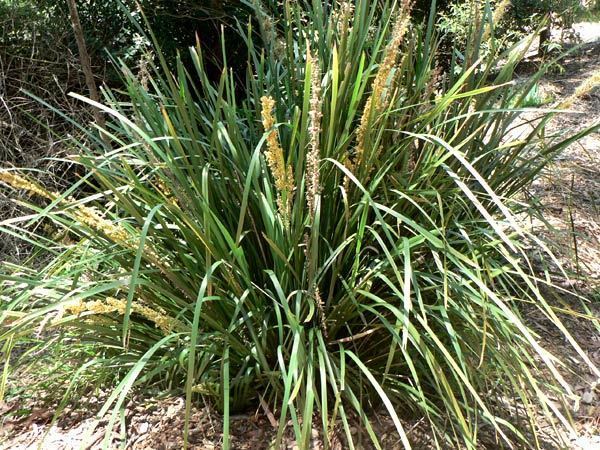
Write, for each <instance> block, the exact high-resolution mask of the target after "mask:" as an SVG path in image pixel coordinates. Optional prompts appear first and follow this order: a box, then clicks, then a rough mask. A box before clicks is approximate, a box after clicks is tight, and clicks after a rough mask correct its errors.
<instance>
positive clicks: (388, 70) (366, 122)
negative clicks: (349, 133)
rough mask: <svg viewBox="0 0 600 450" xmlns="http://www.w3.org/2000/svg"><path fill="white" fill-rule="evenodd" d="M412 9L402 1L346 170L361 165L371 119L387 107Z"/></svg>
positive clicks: (405, 1)
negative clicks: (393, 73)
mask: <svg viewBox="0 0 600 450" xmlns="http://www.w3.org/2000/svg"><path fill="white" fill-rule="evenodd" d="M411 9H412V1H411V0H404V1H403V2H402V7H401V9H400V12H399V13H398V17H397V18H396V22H395V23H394V26H393V28H392V36H391V39H390V42H389V43H388V45H387V46H386V48H385V51H384V56H383V61H382V62H381V64H380V66H379V70H378V71H377V75H375V80H373V88H372V92H371V95H370V96H369V98H368V99H367V101H366V103H365V107H364V109H363V114H362V116H361V118H360V125H359V127H358V130H357V132H356V151H355V155H354V161H352V162H351V163H350V164H347V165H346V167H348V169H354V168H357V167H359V166H360V165H361V163H362V162H363V156H364V153H365V151H366V146H367V135H368V130H369V128H370V125H371V121H372V118H373V117H374V116H375V118H377V116H378V115H379V114H381V113H382V112H383V110H385V108H386V107H387V106H388V104H389V102H390V100H391V97H392V89H391V88H390V87H389V86H391V85H392V84H393V83H391V82H390V81H389V78H390V75H391V74H392V71H393V69H394V66H395V65H396V62H397V60H398V55H399V54H400V45H401V44H402V40H403V39H404V35H405V34H406V31H407V30H408V26H409V24H410V11H411Z"/></svg>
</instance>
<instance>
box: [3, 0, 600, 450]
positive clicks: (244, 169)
mask: <svg viewBox="0 0 600 450" xmlns="http://www.w3.org/2000/svg"><path fill="white" fill-rule="evenodd" d="M486 10H487V11H490V9H489V8H487V9H486ZM264 14H265V13H264V12H263V11H261V12H260V13H259V22H260V21H263V22H264V21H265V20H266V19H265V16H264ZM410 15H411V4H410V2H409V1H404V2H401V3H400V4H396V3H391V2H387V1H383V2H371V1H368V0H358V1H357V2H356V3H355V4H352V5H351V4H350V3H348V2H342V3H341V4H339V5H337V4H336V6H333V7H331V8H330V7H326V6H322V4H321V3H320V2H314V3H313V4H312V5H308V4H304V3H299V2H285V3H284V18H283V19H282V20H281V21H279V22H277V23H275V22H271V21H268V23H269V26H268V27H266V26H264V25H265V24H264V23H262V25H261V27H260V30H261V32H260V33H259V32H257V30H255V29H254V28H253V26H252V25H251V24H249V25H248V26H247V27H244V26H241V25H240V30H239V31H240V33H241V34H242V36H244V37H245V39H246V44H247V55H248V59H247V67H248V69H247V73H246V76H245V79H244V80H242V81H241V80H239V79H238V78H236V77H235V76H234V75H233V72H232V71H230V70H228V67H227V66H225V67H224V68H223V71H222V76H221V79H220V82H218V83H216V84H215V83H213V82H211V81H210V80H209V79H208V77H207V76H206V72H205V70H204V58H203V56H202V52H201V51H200V49H199V48H193V49H191V50H190V52H191V58H192V61H193V62H194V66H193V67H191V68H190V67H184V66H183V64H178V66H177V70H176V72H175V73H173V74H171V73H169V72H168V69H167V65H166V63H165V62H164V60H162V63H163V65H162V67H161V66H160V65H159V66H156V67H151V70H150V72H149V74H148V78H147V79H146V80H145V83H147V86H148V89H145V88H144V86H142V84H141V83H140V82H139V81H138V80H137V79H136V77H135V76H134V75H133V74H132V72H131V71H129V69H127V67H123V74H124V82H125V85H126V92H118V93H117V92H112V91H110V90H106V91H105V99H106V106H105V105H100V104H94V106H96V107H99V108H101V109H103V110H104V111H105V112H106V113H107V114H108V115H109V116H110V118H111V120H110V121H109V124H108V125H107V129H106V130H103V131H102V133H104V136H105V138H104V139H100V138H98V136H97V135H96V130H94V131H91V132H90V135H89V141H91V142H93V143H94V144H93V145H82V146H81V157H80V159H79V161H80V163H81V164H82V165H83V166H85V167H86V168H87V169H88V171H87V175H86V176H84V178H83V179H82V180H81V181H80V182H79V183H78V184H76V185H75V186H73V187H72V188H71V189H69V190H67V191H65V192H63V193H52V192H48V191H46V190H45V189H44V188H43V187H42V186H39V185H38V184H36V183H34V182H33V181H31V180H30V179H27V178H26V177H24V176H23V175H17V174H16V173H15V172H13V171H8V170H6V171H3V172H1V173H0V181H1V182H2V183H3V184H4V186H5V187H6V188H7V189H12V190H13V191H14V192H15V195H16V192H17V191H19V192H25V193H27V194H29V195H32V196H35V197H37V198H38V200H44V201H45V202H46V203H45V204H46V206H41V207H40V206H35V204H32V205H31V208H33V209H34V210H35V214H34V216H32V217H31V218H29V219H28V220H30V221H33V222H35V221H36V220H42V219H44V220H50V221H51V222H52V223H53V224H54V226H55V227H57V228H61V229H66V230H68V239H63V240H62V241H61V242H57V241H54V240H52V239H48V238H45V237H43V236H41V235H37V234H36V233H35V232H34V231H32V229H31V228H27V227H21V226H17V225H18V224H17V225H15V224H14V223H13V222H11V223H10V224H3V225H2V227H1V228H0V230H1V231H3V232H4V233H10V234H20V235H22V236H23V237H24V238H25V239H28V240H31V241H34V242H36V243H37V244H38V245H39V246H40V247H42V248H44V249H45V251H46V252H49V253H52V254H53V255H54V258H53V260H52V261H51V262H50V263H48V264H47V266H46V267H44V268H42V269H41V270H36V271H31V270H27V269H25V268H19V267H16V266H15V267H7V268H6V269H5V270H3V274H2V279H3V280H5V282H4V284H3V288H2V295H4V297H3V298H5V299H6V300H5V301H4V303H3V306H2V316H1V320H2V322H1V323H2V334H1V335H0V336H1V338H2V339H3V340H4V341H5V342H6V343H7V344H6V345H9V344H8V343H9V342H12V341H11V340H14V339H18V338H19V337H20V336H26V335H28V334H29V333H31V332H32V331H35V330H36V329H37V328H39V326H40V322H43V323H44V326H45V327H49V328H54V327H61V328H63V327H67V328H68V329H70V330H71V332H76V333H79V335H81V336H82V337H83V338H85V339H92V340H93V341H95V342H97V343H103V344H105V345H106V346H107V348H109V349H111V350H112V353H111V355H110V361H111V367H114V366H115V365H117V364H118V365H119V366H120V367H121V368H122V369H124V370H126V371H127V374H126V375H124V376H123V377H122V378H121V379H120V382H119V383H118V385H117V386H116V388H115V389H114V390H113V391H112V394H111V395H110V396H109V398H108V400H107V402H106V404H105V406H104V407H103V408H102V410H101V411H100V413H99V414H100V415H106V414H108V413H109V412H110V411H112V416H111V420H112V421H113V422H114V420H116V418H117V417H118V411H119V409H120V408H121V407H122V405H123V402H124V400H125V398H126V396H127V393H128V392H129V390H130V389H131V388H132V387H133V386H135V385H141V386H143V385H149V384H156V385H159V386H163V387H165V388H167V387H168V388H175V389H180V390H181V392H185V395H186V399H187V407H186V411H187V414H186V423H187V420H188V419H189V413H190V407H191V404H192V402H194V401H195V399H196V397H197V396H199V395H203V396H205V397H208V398H210V399H211V400H212V401H213V402H214V404H215V405H216V406H218V407H220V408H221V410H222V412H223V415H224V418H225V421H224V430H223V447H224V448H227V447H228V446H229V441H228V423H229V420H228V419H229V416H230V415H231V413H232V412H233V411H237V410H241V409H243V408H246V407H248V406H251V405H255V404H257V403H258V402H259V401H261V400H264V401H266V403H267V404H269V405H270V408H271V409H272V410H273V411H274V412H275V415H276V416H277V417H278V424H279V425H278V427H279V428H278V432H277V436H276V438H275V443H274V445H275V446H279V445H280V443H281V441H282V439H283V436H284V433H285V432H286V427H287V424H288V421H291V428H292V429H293V433H294V435H295V437H296V440H297V442H298V445H299V446H300V448H307V447H308V446H309V443H310V439H311V432H312V426H313V425H312V418H313V416H316V417H318V419H316V420H317V421H318V423H319V427H320V429H321V432H322V436H323V439H324V442H325V445H326V446H328V445H329V444H328V442H329V439H330V438H331V436H332V433H333V430H334V429H337V427H338V425H339V424H341V425H340V426H341V427H342V429H343V430H344V431H345V435H346V439H347V446H348V448H355V446H357V445H359V444H358V443H356V442H354V441H353V435H352V433H351V432H350V427H351V417H358V419H359V420H360V422H361V423H362V425H363V426H364V428H365V430H366V432H367V434H368V436H369V439H370V440H371V441H372V443H373V444H374V445H375V446H376V447H380V444H379V441H378V436H377V434H376V432H375V431H374V429H373V426H372V424H371V421H370V420H369V418H370V414H369V411H370V410H372V409H377V408H378V407H379V406H382V407H383V408H384V409H386V410H387V413H388V414H389V415H390V417H391V418H392V420H393V422H394V424H395V426H396V429H397V432H398V435H399V439H400V440H401V442H402V443H403V445H404V446H405V447H406V448H408V447H410V440H411V436H410V434H409V433H408V432H407V430H406V429H405V428H404V426H403V423H404V421H405V420H406V419H410V418H411V417H419V418H420V417H424V418H425V420H426V422H427V423H428V424H429V426H430V430H431V436H432V440H433V443H434V444H435V445H437V446H438V447H442V448H443V447H446V448H447V446H448V445H452V446H456V447H465V448H476V447H477V446H478V445H479V440H480V436H481V435H482V433H483V434H487V435H488V436H493V437H494V438H495V439H496V442H497V445H506V446H510V445H513V444H518V445H527V446H532V447H537V446H540V445H541V444H540V443H541V437H540V435H539V433H538V432H539V430H538V426H537V424H536V420H537V418H538V415H541V416H543V417H545V418H546V419H547V420H549V421H550V423H551V424H552V425H553V427H554V430H555V432H556V433H555V435H554V436H555V437H557V436H559V432H558V431H559V429H562V427H563V426H567V427H568V426H569V417H568V413H567V412H566V411H567V409H565V410H561V409H560V408H559V407H558V406H557V403H556V402H554V401H550V396H552V397H553V398H559V399H563V400H565V399H566V398H567V397H565V395H568V394H570V393H571V392H570V387H569V385H568V384H567V383H566V382H565V380H564V379H563V378H562V376H561V374H560V371H559V368H560V362H559V361H558V360H557V359H556V358H555V357H554V356H553V355H551V354H549V353H548V352H547V351H545V350H544V349H543V348H542V347H541V346H540V344H539V343H538V336H536V334H535V332H534V331H532V330H531V329H530V328H529V327H528V326H527V325H526V324H525V322H524V321H523V318H522V317H521V312H520V311H521V307H522V306H527V307H533V308H537V309H539V310H540V311H541V312H542V313H543V315H544V316H545V317H548V318H549V319H550V320H551V321H552V322H553V323H555V324H556V326H557V327H559V328H560V329H561V330H563V332H564V333H565V337H566V338H567V339H569V340H570V341H571V342H572V344H573V346H574V347H575V348H576V349H577V351H579V352H580V353H581V354H582V356H583V357H584V358H585V355H583V353H582V352H581V350H580V349H579V347H578V346H577V344H576V343H575V342H574V341H573V340H572V338H571V337H570V335H569V334H568V333H567V331H566V330H564V327H562V325H561V323H560V321H559V320H558V318H557V316H556V314H555V312H554V311H553V309H552V308H551V307H550V306H549V305H548V304H547V303H546V302H545V301H544V299H543V297H542V296H541V295H540V293H539V290H538V283H542V282H543V281H542V280H539V279H538V278H536V276H535V274H534V272H533V269H532V268H531V265H530V263H529V262H528V259H527V253H526V246H527V245H529V243H530V241H531V240H535V238H534V237H533V236H528V234H527V232H526V230H525V229H523V228H522V227H520V225H519V223H518V221H517V219H516V214H519V213H522V212H524V211H528V206H527V205H525V204H523V203H522V202H521V197H520V195H521V194H522V193H523V190H524V189H525V188H526V186H527V185H528V184H529V183H530V182H531V180H532V179H533V178H534V177H535V176H536V174H537V173H538V172H539V171H540V170H542V169H543V168H544V166H545V165H546V164H547V163H548V161H550V160H551V158H552V157H553V156H554V155H556V153H557V152H559V151H560V150H561V149H562V148H564V147H565V146H566V145H568V144H569V143H570V142H572V141H573V140H574V139H576V138H577V137H578V136H571V137H568V138H566V139H564V140H563V141H560V142H552V143H548V142H545V141H543V140H540V139H538V136H539V135H540V134H541V133H540V130H541V129H542V128H543V124H544V121H545V120H547V119H544V121H542V123H541V124H540V125H539V126H538V127H537V128H534V129H533V131H532V132H531V133H530V134H528V135H527V136H525V137H523V136H521V137H520V138H519V140H518V141H507V140H506V139H505V137H506V136H507V135H508V132H509V130H510V129H511V126H512V124H513V121H514V119H515V118H516V116H517V115H518V114H519V110H518V109H516V108H520V107H521V106H522V102H523V101H524V100H525V99H526V98H527V95H528V94H529V93H530V91H531V89H532V86H533V85H534V83H535V82H536V81H537V78H539V76H540V74H538V75H536V76H534V77H533V79H532V80H531V81H530V82H529V83H523V84H519V85H515V84H513V83H511V80H512V76H513V70H514V67H515V65H516V64H517V63H518V62H519V61H520V59H521V58H522V57H523V55H524V53H525V52H526V50H527V46H518V47H515V48H514V49H511V50H509V51H507V52H505V53H503V54H502V55H500V54H493V53H489V52H488V53H487V55H488V56H486V57H485V58H484V59H482V58H480V55H479V54H478V50H477V49H478V46H477V45H475V43H473V45H471V46H470V47H469V48H468V49H467V51H466V52H465V53H464V55H465V58H464V60H461V62H460V63H459V62H457V61H453V62H452V65H453V66H452V67H451V68H450V70H449V71H448V74H446V75H442V73H441V72H440V71H439V70H438V69H437V68H436V67H437V66H436V47H437V42H438V40H437V37H436V36H435V33H434V31H433V29H434V27H433V14H432V19H431V20H429V22H428V24H425V25H424V26H422V27H420V26H416V25H412V24H411V21H410ZM481 24H482V25H481V26H482V27H485V26H488V22H486V20H482V21H481ZM484 33H485V30H484V29H483V28H482V29H480V30H478V31H477V33H476V34H475V35H474V38H473V39H475V40H476V39H478V37H477V36H479V39H481V37H482V36H483V35H484ZM490 36H493V35H492V34H490ZM490 39H493V37H491V38H490ZM490 48H492V49H493V48H495V47H494V42H493V41H492V42H491V43H490ZM158 56H159V59H160V52H159V53H158ZM500 58H502V59H503V61H505V62H504V64H503V66H502V67H501V69H499V70H498V69H497V64H496V61H497V60H499V59H500ZM225 59H226V58H225ZM76 97H77V98H79V99H81V100H84V101H86V100H85V99H84V98H83V97H80V96H77V95H76ZM124 98H125V100H123V99H124ZM87 101H88V103H93V102H90V101H89V100H87ZM588 131H589V130H586V131H583V132H581V133H580V135H583V134H585V133H586V132H588ZM108 141H110V143H109V142H108ZM79 187H85V188H86V192H90V190H93V191H94V192H95V193H94V194H92V195H89V196H88V197H85V198H80V199H77V198H74V193H76V192H77V191H78V188H79ZM38 204H39V202H38ZM586 361H589V360H588V359H586ZM590 365H591V362H590ZM565 401H566V400H565ZM565 405H566V403H565ZM108 429H109V430H110V429H111V427H110V426H109V427H108ZM186 431H187V430H186Z"/></svg>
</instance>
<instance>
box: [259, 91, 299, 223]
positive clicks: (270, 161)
mask: <svg viewBox="0 0 600 450" xmlns="http://www.w3.org/2000/svg"><path fill="white" fill-rule="evenodd" d="M260 102H261V107H262V110H261V116H262V123H263V128H264V130H265V132H266V133H268V134H267V150H266V152H265V157H266V159H267V165H268V166H269V170H270V171H271V174H272V175H273V178H274V179H275V187H276V188H277V207H278V209H279V213H280V214H281V217H282V219H283V224H284V226H285V228H289V223H290V222H289V221H290V211H291V205H292V196H293V193H294V174H293V171H292V166H291V165H287V166H286V164H285V158H284V154H283V148H281V145H280V143H279V136H278V134H277V130H275V129H273V127H274V126H275V116H274V114H273V108H274V106H275V100H273V97H267V96H263V97H262V98H261V99H260Z"/></svg>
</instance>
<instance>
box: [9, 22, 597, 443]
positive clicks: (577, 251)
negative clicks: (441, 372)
mask: <svg viewBox="0 0 600 450" xmlns="http://www.w3.org/2000/svg"><path fill="white" fill-rule="evenodd" d="M596 25H598V26H596ZM594 27H595V28H593V29H591V30H590V29H589V27H583V28H581V30H582V32H583V33H585V39H586V40H587V41H588V43H587V44H586V45H585V46H584V48H583V49H582V50H581V51H580V52H578V53H577V54H574V55H573V56H571V57H569V58H568V59H567V60H566V61H564V62H563V63H562V68H563V70H562V71H558V72H556V73H553V74H551V75H549V76H547V77H546V78H545V79H544V80H543V82H542V83H541V92H542V94H543V95H544V96H546V97H547V98H551V99H552V102H550V103H549V104H547V105H545V106H544V108H552V107H553V106H554V105H556V104H558V103H560V101H561V99H565V98H568V97H569V96H570V95H572V94H573V93H574V92H575V90H576V88H577V87H578V86H580V85H581V83H582V82H583V81H584V80H586V79H588V78H589V77H591V76H592V75H593V74H594V73H596V72H598V71H600V24H595V25H594ZM595 33H596V34H595ZM590 36H591V37H590ZM594 38H595V39H596V40H595V39H594ZM594 40H595V42H594ZM572 109H573V112H572V113H561V114H558V115H557V116H556V117H555V118H554V119H553V120H552V122H550V124H549V125H548V126H547V129H546V132H547V134H548V135H549V136H551V135H552V134H553V133H558V134H562V133H565V132H566V131H567V130H569V131H573V130H580V129H583V128H584V127H586V126H589V125H591V124H593V123H596V122H598V121H600V88H599V87H598V86H596V87H594V88H593V89H591V90H590V91H589V92H587V93H586V94H585V95H583V96H581V97H580V98H578V99H577V100H576V102H575V103H574V105H573V107H572ZM536 114H537V115H539V114H540V113H539V112H537V113H536V112H531V113H527V114H526V115H525V116H524V118H523V119H524V120H528V119H533V118H535V117H536ZM531 191H532V194H533V195H535V196H536V197H537V198H538V199H539V201H540V202H541V204H542V207H543V210H544V215H545V218H546V220H547V221H548V222H549V223H550V224H551V225H552V227H553V229H552V230H551V231H548V230H547V229H545V228H542V226H541V225H540V226H539V227H538V228H536V229H534V232H538V233H539V234H541V235H543V237H545V238H546V239H547V240H548V241H549V242H552V243H553V245H552V250H553V252H554V253H555V254H556V256H557V257H558V259H559V260H560V262H561V263H562V264H563V266H564V267H565V268H566V269H567V270H568V272H569V273H570V278H569V279H562V280H561V279H560V276H559V275H557V274H556V273H555V274H554V275H556V276H557V277H558V278H557V282H558V283H559V284H560V283H562V284H563V285H564V287H565V288H567V289H573V288H574V289H576V291H577V292H578V293H579V294H580V296H581V297H583V298H586V299H588V300H589V303H588V308H589V313H590V314H592V315H594V316H595V317H596V318H600V132H596V133H593V134H591V135H589V136H587V137H586V138H584V139H582V140H580V141H579V142H577V143H575V144H573V145H571V146H570V147H569V148H568V149H567V150H566V151H565V152H564V153H563V154H562V155H561V156H560V157H559V158H558V159H557V160H556V161H555V162H554V163H553V164H552V165H551V166H550V168H549V169H548V170H547V171H546V172H544V173H543V174H542V175H541V176H540V177H539V179H538V180H536V181H535V182H534V184H533V186H532V188H531ZM558 298H559V300H558V301H559V302H561V303H563V306H564V305H566V306H567V307H569V308H571V307H572V308H573V309H575V306H574V305H578V304H579V303H578V300H577V299H576V298H575V297H572V296H568V295H559V296H558ZM529 320H530V321H532V322H539V323H538V324H537V325H536V326H537V327H538V331H539V332H540V334H541V335H542V336H543V339H544V340H545V341H547V342H546V344H547V345H548V346H549V347H550V349H551V350H552V351H553V352H554V353H556V354H557V356H559V357H560V358H562V359H563V360H566V361H567V362H568V363H569V364H571V365H572V368H573V373H572V374H571V377H570V380H571V381H572V383H573V386H574V390H575V392H576V393H577V394H578V395H579V397H580V398H579V401H578V402H577V403H578V404H577V405H574V411H573V413H574V419H575V422H576V426H577V428H578V431H579V432H580V435H579V436H578V437H576V438H574V439H573V441H572V448H573V449H581V450H593V449H596V450H598V449H600V386H599V388H598V389H597V388H596V386H597V382H598V381H599V380H595V379H594V378H593V377H592V376H591V375H590V374H589V373H587V372H586V371H580V370H578V366H580V365H581V366H582V365H583V363H582V361H581V360H580V358H579V357H578V356H576V355H575V356H572V355H570V354H564V352H569V351H571V352H572V350H567V347H566V346H565V345H564V342H563V341H564V339H563V338H562V337H561V336H560V335H559V334H557V333H556V332H555V331H553V330H551V329H547V330H544V325H543V320H541V319H540V320H539V321H538V320H537V318H536V317H535V316H532V317H530V318H529ZM564 320H565V323H566V325H567V326H568V327H569V328H570V329H571V330H573V334H574V336H575V338H576V339H577V340H578V341H579V342H580V344H581V346H582V348H583V349H584V351H585V352H586V353H587V354H588V355H589V356H590V358H591V359H592V361H593V362H594V363H595V364H596V365H598V366H599V367H600V331H599V328H598V327H596V326H595V325H594V323H593V322H591V321H582V320H581V319H580V318H578V317H576V316H566V317H565V319H564ZM561 352H562V354H561ZM84 400H85V402H84V403H83V405H85V406H83V407H81V408H79V409H77V408H76V409H73V410H66V411H65V412H64V414H63V416H62V418H61V419H60V420H59V421H57V422H56V423H52V416H53V412H52V408H49V407H48V406H47V405H46V406H44V405H43V403H42V402H40V401H39V399H37V400H36V399H32V400H31V402H32V405H30V407H31V409H32V412H31V414H29V415H28V416H25V417H22V418H20V419H17V418H15V415H14V414H13V413H14V412H15V411H16V410H19V409H22V408H23V407H24V406H25V405H22V404H17V403H9V404H0V416H1V417H0V449H7V450H8V449H11V450H17V449H19V450H20V449H23V450H24V449H34V448H38V447H39V448H43V449H53V450H59V449H72V448H81V447H82V446H83V448H101V447H102V444H103V439H104V434H105V431H106V426H107V423H106V421H103V422H98V421H97V420H96V419H95V417H94V414H93V412H94V411H95V410H96V408H95V407H97V405H98V404H99V403H100V399H99V398H98V397H90V398H87V399H84ZM183 409H184V400H183V399H182V398H180V397H169V398H162V399H158V398H151V399H148V398H146V399H139V400H134V401H132V402H130V404H129V406H128V407H127V409H126V410H125V413H124V416H123V417H122V418H118V419H117V421H116V424H115V426H114V430H115V431H116V432H117V433H116V434H117V436H119V435H120V434H121V433H122V432H123V431H125V430H123V428H122V425H121V424H127V425H126V431H127V435H128V442H127V445H126V447H123V448H128V449H171V448H173V449H174V448H181V447H182V444H183V441H182V434H183V433H182V430H183V416H184V414H183ZM219 417H220V415H219V413H217V412H215V411H213V410H211V409H210V408H209V407H207V406H205V407H204V408H202V407H199V408H197V409H194V410H193V411H192V419H191V428H190V430H191V431H190V444H191V447H192V448H195V449H214V448H219V444H218V443H219V442H220V441H221V437H222V425H221V421H220V418H219ZM269 417H270V416H269V413H268V411H266V410H264V409H259V410H258V411H257V413H256V414H248V415H245V416H237V417H234V418H233V421H232V431H231V439H232V446H233V448H236V449H259V448H266V447H267V446H268V443H269V442H270V441H271V439H272V438H273V436H274V434H275V433H276V430H275V429H274V427H273V425H272V421H273V420H274V418H272V417H271V419H270V418H269ZM380 426H381V437H382V439H383V440H384V442H386V444H385V445H386V447H385V448H390V449H392V448H400V444H399V443H398V442H396V441H395V440H394V438H393V436H392V435H391V433H390V435H389V436H388V435H387V431H386V430H388V429H389V423H388V422H386V419H385V418H382V420H381V425H380ZM415 429H416V428H415ZM356 432H357V433H358V432H359V431H358V428H357V429H356ZM314 440H315V446H314V448H315V449H316V448H321V446H320V444H319V443H318V442H319V440H320V439H319V437H318V433H317V432H316V430H315V431H314ZM424 440H425V441H426V440H427V439H426V437H425V438H424ZM116 445H117V441H113V442H111V445H110V446H111V447H113V446H116ZM289 448H294V444H293V442H292V441H291V440H290V441H289ZM334 448H339V449H342V448H343V446H342V444H341V443H338V445H337V447H335V446H334Z"/></svg>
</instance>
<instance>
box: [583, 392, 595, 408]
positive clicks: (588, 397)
mask: <svg viewBox="0 0 600 450" xmlns="http://www.w3.org/2000/svg"><path fill="white" fill-rule="evenodd" d="M595 398H596V396H595V395H594V393H593V392H592V391H586V392H584V393H583V395H582V396H581V401H582V402H583V403H585V404H586V405H591V404H592V403H594V400H595Z"/></svg>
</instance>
